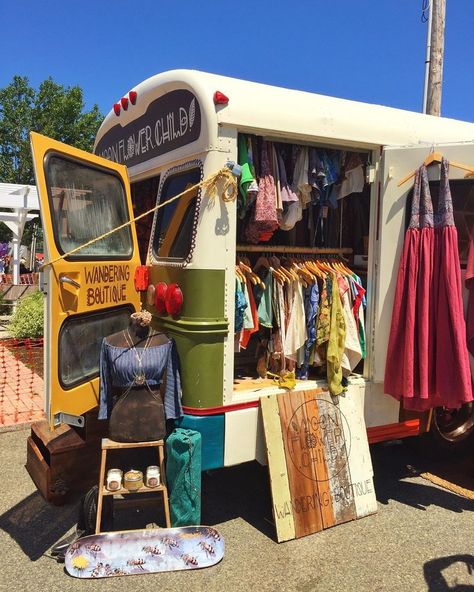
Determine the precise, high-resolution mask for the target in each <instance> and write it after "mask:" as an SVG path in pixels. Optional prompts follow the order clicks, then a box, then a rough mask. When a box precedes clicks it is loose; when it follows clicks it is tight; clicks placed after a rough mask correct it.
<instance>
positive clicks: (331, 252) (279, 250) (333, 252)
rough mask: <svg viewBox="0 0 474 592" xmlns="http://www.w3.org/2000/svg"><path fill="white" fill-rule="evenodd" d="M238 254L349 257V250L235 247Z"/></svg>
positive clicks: (343, 248)
mask: <svg viewBox="0 0 474 592" xmlns="http://www.w3.org/2000/svg"><path fill="white" fill-rule="evenodd" d="M235 250H236V251H237V252H238V253H294V254H298V253H303V254H307V255H351V254H352V249H350V248H345V247H341V248H326V247H284V246H281V245H274V246H272V245H237V246H236V248H235Z"/></svg>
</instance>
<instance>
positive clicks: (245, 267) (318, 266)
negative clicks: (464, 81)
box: [27, 70, 474, 497]
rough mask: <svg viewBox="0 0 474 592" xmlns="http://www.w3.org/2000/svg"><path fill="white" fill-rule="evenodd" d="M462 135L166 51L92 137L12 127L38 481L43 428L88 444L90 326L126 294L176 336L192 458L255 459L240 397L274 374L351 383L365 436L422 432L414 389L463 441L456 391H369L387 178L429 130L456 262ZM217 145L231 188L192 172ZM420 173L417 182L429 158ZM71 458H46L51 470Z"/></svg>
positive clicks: (408, 169) (467, 126)
mask: <svg viewBox="0 0 474 592" xmlns="http://www.w3.org/2000/svg"><path fill="white" fill-rule="evenodd" d="M473 137H474V124H472V123H466V122H460V121H454V120H447V119H443V118H435V117H430V116H426V115H421V114H416V113H410V112H405V111H400V110H397V109H391V108H386V107H381V106H377V105H365V104H362V103H356V102H352V101H346V100H342V99H335V98H330V97H325V96H320V95H315V94H310V93H304V92H299V91H293V90H286V89H281V88H275V87H270V86H265V85H261V84H255V83H251V82H247V81H241V80H235V79H231V78H226V77H221V76H214V75H211V74H206V73H201V72H195V71H186V70H177V71H171V72H166V73H163V74H158V75H157V76H154V77H152V78H150V79H148V80H146V81H144V82H142V83H141V84H139V85H137V86H136V87H134V88H133V90H131V91H130V92H129V93H127V94H126V95H124V97H122V98H121V99H120V100H119V101H118V102H117V103H116V104H115V105H114V106H113V109H112V110H111V112H110V113H109V114H108V115H107V117H106V119H105V121H104V123H103V124H102V126H101V128H100V130H99V132H98V135H97V139H96V145H95V154H94V155H92V154H86V153H84V152H82V151H80V150H77V149H74V148H71V147H68V146H65V145H63V144H60V143H58V142H55V141H54V140H51V139H48V138H45V137H43V136H39V135H38V134H32V149H33V155H34V161H35V167H36V175H37V186H38V191H39V195H40V201H41V215H42V222H43V228H44V236H45V259H46V264H45V267H44V271H43V275H44V283H43V289H44V291H45V292H46V294H47V315H46V317H47V326H46V333H45V343H46V357H45V360H46V368H45V379H46V380H45V383H46V393H45V401H46V415H47V421H48V422H49V426H50V428H49V429H50V430H51V431H48V429H47V428H46V427H45V426H41V430H40V429H39V428H38V427H35V426H34V427H33V428H32V438H31V442H33V443H34V445H35V447H36V448H33V444H32V443H31V442H30V447H29V451H28V463H27V466H28V470H29V471H30V474H31V475H32V476H33V478H34V479H35V482H36V483H37V484H38V487H40V489H41V490H42V492H43V493H44V495H45V496H46V497H48V496H49V491H50V489H51V488H52V489H53V490H54V481H55V479H56V478H58V477H57V475H58V474H60V473H61V471H60V470H59V469H57V468H55V469H53V464H54V463H55V461H56V459H55V456H56V458H57V456H58V454H59V451H60V449H61V446H62V445H61V444H60V443H59V442H58V441H56V440H55V436H54V430H56V429H60V430H63V431H64V430H66V431H67V430H68V428H65V427H64V425H65V424H67V425H69V426H71V428H70V429H69V431H68V438H69V440H70V442H75V444H74V445H72V448H70V449H69V450H70V451H72V449H74V452H73V453H74V454H76V453H77V451H78V448H77V447H78V446H83V447H84V449H86V448H87V449H88V450H91V456H90V457H89V458H90V465H89V466H90V468H91V472H93V468H95V470H96V471H97V466H98V460H97V456H95V457H94V459H95V460H92V456H93V454H95V453H93V452H92V451H93V450H95V451H97V450H98V445H97V432H96V433H95V436H94V434H93V432H94V430H95V429H96V428H95V427H94V426H96V425H97V424H96V422H95V419H96V417H97V409H98V406H99V403H100V395H99V392H100V391H99V359H100V349H101V343H102V339H103V337H105V336H107V335H112V334H114V333H117V332H120V331H122V330H124V329H125V328H126V327H127V325H128V323H129V317H130V314H131V313H133V312H134V311H137V310H140V307H141V305H142V304H143V306H144V307H145V308H146V309H147V310H148V311H149V312H150V313H151V314H152V315H153V321H152V326H153V328H154V329H155V330H156V331H159V332H164V333H166V335H167V336H168V337H169V338H172V339H173V340H174V342H175V344H176V352H177V355H178V357H179V360H180V369H181V381H182V405H183V415H182V417H180V418H179V419H178V420H176V421H175V424H176V425H177V426H178V427H180V428H182V429H184V430H193V431H197V432H199V433H200V434H201V438H202V448H201V470H206V469H213V468H218V467H225V466H231V465H235V464H237V463H242V462H247V461H252V460H255V459H257V460H259V461H260V462H266V457H267V454H266V449H265V442H264V438H263V425H262V421H261V417H260V416H259V405H260V400H261V399H262V398H263V397H273V396H275V395H278V394H282V393H284V392H285V388H284V387H285V386H288V384H290V385H291V388H292V389H293V392H294V393H300V392H304V391H305V392H306V391H310V390H321V389H322V390H323V391H325V392H326V393H328V396H331V397H332V398H333V400H334V404H335V405H337V404H338V403H337V401H338V399H339V398H340V397H345V398H346V399H347V398H349V399H351V400H354V401H356V402H357V407H358V409H360V410H361V413H363V418H362V421H363V430H364V433H366V434H367V437H368V442H369V443H373V442H380V441H383V440H390V439H394V438H402V437H406V436H414V435H419V434H422V433H423V432H425V431H426V430H427V429H428V427H429V423H430V422H429V418H430V410H431V409H432V408H435V411H434V412H433V413H432V425H433V429H434V430H435V431H436V433H437V435H438V437H439V439H440V440H442V441H443V442H445V443H446V444H447V445H457V444H458V443H462V441H466V439H467V438H468V437H469V436H470V435H471V434H472V432H473V426H474V422H473V406H472V395H471V396H469V394H466V396H463V397H462V398H459V399H457V400H456V401H454V402H453V400H452V399H451V397H450V396H446V397H445V398H443V396H442V393H441V396H438V394H439V393H436V396H433V397H431V394H430V391H429V390H428V391H427V392H428V397H427V400H426V401H425V403H424V405H423V408H420V407H417V406H413V405H411V404H406V402H407V400H408V399H413V397H414V396H416V397H418V394H417V393H414V392H411V391H409V390H407V391H406V392H403V393H401V392H400V391H399V390H398V387H397V389H393V388H392V387H391V388H390V389H389V390H388V391H387V389H385V388H384V377H385V371H386V356H387V348H388V344H389V336H390V330H391V329H390V328H391V322H392V309H393V303H394V298H395V293H396V283H397V268H398V261H399V259H400V255H401V253H402V246H403V241H404V235H405V228H406V212H407V207H406V205H407V200H408V198H409V196H410V195H411V188H412V186H413V180H412V179H410V180H409V181H408V182H405V183H403V184H401V183H400V182H401V181H402V180H403V179H404V177H407V176H409V175H410V174H411V173H412V172H413V171H414V170H415V169H417V168H418V167H419V166H420V164H422V163H423V161H424V159H425V158H426V157H427V156H428V155H429V154H430V153H431V152H432V151H433V149H435V150H436V151H439V152H441V153H442V155H443V157H445V158H446V159H447V160H448V161H450V163H451V164H450V167H449V181H450V186H451V192H452V195H453V216H454V221H455V222H456V225H457V228H458V232H459V239H458V245H459V251H460V256H461V257H460V261H461V264H462V263H463V261H465V259H466V256H467V249H468V246H469V242H470V236H469V233H468V232H467V228H469V227H471V226H472V222H473V221H474V218H473V213H474V200H472V199H471V198H470V197H472V196H471V193H472V192H473V191H474V181H473V180H472V179H466V180H465V179H464V175H465V174H466V172H468V171H472V170H474V142H473V141H472V138H473ZM228 161H232V162H233V163H238V165H239V172H240V178H239V187H238V191H237V192H236V193H235V194H233V195H231V196H229V195H228V193H227V192H226V191H225V189H224V182H223V181H222V180H220V181H219V182H217V181H216V182H215V183H214V184H213V185H212V186H209V185H206V182H208V181H209V180H212V179H214V180H215V175H216V173H217V172H218V171H221V170H222V169H223V168H225V167H226V163H227V162H228ZM230 166H231V167H233V168H234V169H237V167H234V165H230ZM426 175H427V181H426V183H428V184H429V187H430V190H431V191H432V193H433V194H434V195H437V193H438V190H439V186H440V183H439V167H438V166H432V167H429V168H427V169H426ZM231 193H232V192H231ZM176 196H178V197H176ZM174 198H176V199H174ZM148 211H150V212H151V213H149V214H148V215H144V216H143V217H141V218H140V219H139V220H137V221H136V222H132V223H130V224H129V221H131V220H132V219H133V218H134V216H139V215H141V214H144V213H146V212H148ZM117 228H119V230H115V229H117ZM98 237H102V238H100V240H97V239H98ZM83 245H86V246H83ZM137 269H138V270H139V272H138V275H136V270H137ZM458 271H459V273H460V270H458ZM458 271H457V272H458ZM457 272H456V273H457ZM135 279H137V282H138V283H137V285H135V283H134V281H135ZM136 287H137V289H135V288H136ZM398 295H399V296H400V294H398ZM433 310H434V309H433ZM436 318H437V317H436V316H435V317H434V319H436ZM434 322H435V323H436V320H435V321H434ZM460 326H461V325H459V326H458V328H459V327H460ZM402 333H403V330H402ZM460 347H463V345H462V344H460ZM390 351H393V350H390ZM430 351H431V350H430ZM396 363H397V360H390V364H391V366H390V367H391V369H392V370H391V372H392V373H391V376H393V365H395V366H396ZM427 363H428V364H430V365H431V364H433V363H436V362H435V361H434V358H429V359H428V360H427ZM453 364H454V366H453V370H455V367H456V364H457V362H456V360H454V362H453ZM430 367H431V366H430ZM443 367H444V366H442V368H443ZM387 393H388V394H387ZM445 394H446V395H447V393H445ZM390 395H394V396H390ZM423 397H424V398H426V397H425V396H424V395H423ZM410 402H411V401H410ZM58 426H59V428H58ZM46 433H48V434H49V435H48V436H47V437H46V436H45V434H46ZM315 437H316V436H315ZM94 438H96V439H95V448H94V445H92V444H91V441H92V440H94ZM91 439H92V440H91ZM63 441H64V440H63ZM307 443H308V445H311V443H312V439H311V438H310V439H309V440H308V442H307ZM53 449H54V451H55V452H56V454H55V453H54V451H53V452H51V451H52V450H53ZM48 451H49V452H48ZM350 454H351V455H352V454H356V447H354V448H351V452H350ZM80 458H81V454H80V453H77V459H78V461H79V462H80V460H79V459H80ZM73 464H74V463H72V464H71V465H70V466H69V468H67V469H65V470H64V471H63V472H62V475H63V481H65V482H66V488H67V487H73V485H72V482H73V479H74V478H76V477H77V475H74V476H73V477H71V472H72V471H73V469H72V468H71V467H72V465H73ZM367 470H368V474H369V475H370V470H371V469H370V467H369V468H368V469H367ZM53 473H54V475H53ZM95 475H97V473H95ZM363 482H365V480H363ZM349 485H350V486H351V487H355V485H356V484H355V482H354V478H353V477H351V482H350V483H349Z"/></svg>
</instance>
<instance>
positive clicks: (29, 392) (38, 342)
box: [0, 338, 44, 427]
mask: <svg viewBox="0 0 474 592" xmlns="http://www.w3.org/2000/svg"><path fill="white" fill-rule="evenodd" d="M43 388H44V383H43V339H42V338H40V339H13V338H12V339H1V340H0V427H2V426H12V425H16V424H20V423H25V422H31V421H37V420H39V419H42V418H43V417H44V411H43V408H44V403H43Z"/></svg>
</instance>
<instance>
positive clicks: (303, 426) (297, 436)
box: [287, 399, 351, 482]
mask: <svg viewBox="0 0 474 592" xmlns="http://www.w3.org/2000/svg"><path fill="white" fill-rule="evenodd" d="M350 446H351V433H350V428H349V423H348V421H347V419H346V417H345V416H344V414H343V413H341V410H340V409H339V406H338V405H335V404H334V403H332V402H330V401H326V400H325V399H312V400H310V401H306V402H305V403H303V404H302V405H300V406H299V407H298V408H297V409H296V410H295V412H294V413H293V415H292V416H291V418H290V421H289V423H288V426H287V447H288V451H289V454H290V458H291V461H292V463H293V465H294V466H295V467H296V469H297V470H298V471H299V472H300V473H301V474H302V475H303V476H304V477H306V478H307V479H311V480H312V481H318V482H323V481H330V480H331V479H333V478H334V477H336V476H337V475H338V474H339V473H340V472H341V471H342V470H343V469H344V467H345V466H346V465H347V463H348V459H349V454H350Z"/></svg>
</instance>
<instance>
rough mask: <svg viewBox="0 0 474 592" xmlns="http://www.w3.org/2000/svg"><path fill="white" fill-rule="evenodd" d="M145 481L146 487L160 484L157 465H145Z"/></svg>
mask: <svg viewBox="0 0 474 592" xmlns="http://www.w3.org/2000/svg"><path fill="white" fill-rule="evenodd" d="M145 482H146V486H147V487H158V485H159V484H160V469H159V468H158V467H157V466H155V465H152V466H150V467H147V470H146V479H145Z"/></svg>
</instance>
